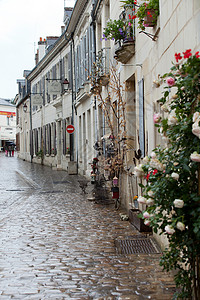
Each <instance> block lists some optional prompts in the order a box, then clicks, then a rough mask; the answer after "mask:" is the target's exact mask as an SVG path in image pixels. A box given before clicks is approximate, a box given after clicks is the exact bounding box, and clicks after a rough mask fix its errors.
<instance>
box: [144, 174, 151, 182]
mask: <svg viewBox="0 0 200 300" xmlns="http://www.w3.org/2000/svg"><path fill="white" fill-rule="evenodd" d="M150 175H151V172H150V173H148V174H147V176H146V177H144V178H145V179H146V180H147V181H148V180H149V177H150Z"/></svg>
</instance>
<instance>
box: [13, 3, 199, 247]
mask: <svg viewBox="0 0 200 300" xmlns="http://www.w3.org/2000/svg"><path fill="white" fill-rule="evenodd" d="M140 2H142V1H138V3H140ZM93 8H94V6H92V1H77V4H76V6H75V8H74V13H72V18H71V21H70V22H69V27H67V28H68V30H69V32H67V35H66V36H67V37H70V36H71V33H72V31H73V39H71V40H70V38H69V40H68V41H67V38H66V36H65V37H61V39H60V40H58V42H57V43H56V45H55V46H54V47H53V48H52V50H51V52H50V53H49V54H47V55H46V56H45V57H44V58H43V60H42V61H41V62H39V64H38V66H36V68H35V69H34V70H32V72H31V74H29V76H28V79H29V80H30V81H31V87H32V93H36V92H42V93H43V95H44V97H45V103H44V104H42V105H41V106H38V107H34V110H33V113H32V129H33V131H34V130H35V132H37V130H38V132H39V133H41V132H43V130H44V126H46V127H45V128H46V129H45V130H46V132H47V131H48V130H47V128H49V126H51V132H52V130H54V129H55V130H56V139H55V143H54V144H53V140H54V138H53V137H51V141H52V144H53V146H52V147H51V148H54V146H55V147H56V153H54V152H53V151H52V149H50V150H49V149H46V151H45V147H44V145H43V147H42V149H43V151H45V153H44V160H43V163H44V164H46V165H49V166H51V167H53V168H57V169H64V170H67V169H68V162H69V161H70V160H74V161H75V163H76V164H77V166H78V173H79V174H82V175H85V176H86V177H87V178H90V173H91V163H92V159H93V158H94V157H96V156H97V155H98V153H99V151H97V149H96V148H95V147H94V146H95V145H96V143H98V144H99V145H103V147H104V146H105V143H104V144H103V142H102V141H103V140H105V137H106V136H109V135H110V130H109V127H108V126H107V124H106V118H105V115H104V113H103V111H102V109H101V106H100V102H99V101H97V98H96V96H95V94H94V93H93V90H92V83H91V78H93V77H92V76H94V79H95V80H96V79H97V77H95V76H96V73H95V72H94V70H95V57H96V59H97V60H98V55H99V54H100V53H101V50H102V49H103V50H102V51H104V52H103V53H104V54H106V55H105V57H106V59H107V61H108V66H109V67H110V68H111V66H114V68H116V74H118V75H119V78H120V84H121V85H122V86H124V87H125V90H126V92H125V96H124V97H125V101H126V107H125V118H126V138H127V141H126V147H127V148H126V153H125V155H124V171H123V172H122V174H121V176H120V197H121V200H122V205H123V206H124V207H125V208H126V209H127V211H128V210H129V208H130V204H133V197H134V196H135V195H140V194H141V190H140V188H138V185H137V184H138V181H137V178H135V176H134V175H133V169H134V166H135V165H137V164H139V163H140V162H141V158H140V157H139V150H141V151H142V156H145V155H148V154H150V153H151V151H152V149H154V148H155V146H156V145H157V143H158V142H160V141H161V142H162V140H161V138H160V137H159V136H158V133H157V132H156V129H155V127H154V124H153V114H154V112H155V110H156V109H157V107H158V103H157V101H158V100H159V99H160V98H161V96H162V91H163V86H161V87H159V88H156V87H155V86H154V85H153V81H154V80H156V79H158V76H159V74H160V75H162V74H164V73H166V72H168V71H169V69H170V67H171V66H172V63H171V62H172V61H173V62H174V54H175V52H183V51H185V50H186V49H188V48H189V49H192V51H193V52H195V51H198V50H199V49H200V31H199V30H198V28H200V2H199V0H184V1H181V0H160V15H159V17H158V20H157V24H156V25H155V26H154V28H147V29H146V31H145V32H146V33H150V34H151V35H152V36H156V38H155V40H152V39H151V38H150V37H149V36H148V35H147V34H145V33H139V31H140V30H139V29H138V28H137V19H136V20H135V22H136V24H135V31H136V34H135V48H134V50H132V56H131V57H130V58H129V60H128V61H126V62H125V63H122V62H120V61H119V60H116V59H115V58H114V56H115V55H116V45H115V44H114V42H113V41H105V40H104V39H103V40H102V39H101V38H102V33H103V30H104V28H105V26H106V21H107V20H108V19H109V18H111V19H118V17H119V15H120V13H121V11H122V9H123V8H122V7H121V3H120V2H119V1H117V2H116V1H115V0H110V1H108V0H106V1H101V5H99V6H97V10H96V11H95V12H94V11H93ZM80 12H81V13H80ZM92 12H94V15H93V16H92ZM92 24H95V26H94V27H93V26H92ZM72 28H73V30H72ZM61 46H62V47H61ZM109 48H110V49H109ZM105 49H106V50H105ZM71 50H73V54H72V60H71V56H70V53H71V52H70V51H71ZM63 59H64V61H65V77H67V78H68V79H70V78H69V77H68V76H69V74H71V73H72V74H73V81H72V82H70V87H71V90H69V92H66V93H62V94H58V95H57V97H56V98H55V97H52V96H50V98H49V97H48V96H47V93H48V86H47V81H46V79H47V78H48V79H56V78H57V79H61V78H60V74H59V63H60V61H61V60H63ZM71 62H72V65H71ZM55 66H56V67H55ZM55 68H56V70H57V73H56V75H55ZM55 76H56V78H55ZM43 78H44V79H43ZM42 80H43V82H44V84H43V86H42V87H41V83H40V82H42ZM36 86H37V88H36ZM108 90H109V87H108V86H106V84H105V85H103V86H102V97H103V98H105V97H106V95H107V91H108ZM72 91H73V95H72ZM142 91H144V93H143V95H142ZM72 96H73V98H72ZM72 100H73V103H72ZM115 101H116V97H115V96H113V97H112V99H111V102H112V103H114V102H115ZM27 102H28V103H30V99H29V100H27ZM143 106H144V107H143ZM21 116H22V118H23V114H22V111H21ZM110 116H111V118H112V111H110ZM26 117H28V115H26ZM26 117H25V118H24V120H23V121H21V122H24V125H23V126H22V127H23V131H21V146H22V147H21V149H20V154H19V155H20V157H22V158H25V159H27V160H29V159H30V146H29V147H28V145H27V142H26V145H25V144H24V143H25V138H24V135H27V140H28V136H29V134H30V130H29V129H30V120H29V121H28V119H27V120H26ZM71 122H73V124H74V127H75V132H74V133H73V136H69V134H68V135H66V134H65V132H64V131H65V130H66V125H67V124H70V123H71ZM142 125H144V128H143V127H142ZM114 131H115V133H116V134H118V129H117V126H115V127H114ZM43 133H44V132H43ZM72 137H73V138H72ZM29 138H30V136H29ZM44 139H45V138H44V135H43V144H44V142H45V141H44ZM52 139H53V140H52ZM64 140H65V141H64ZM70 140H73V144H71V145H73V149H71V150H74V151H73V153H72V151H71V155H69V154H68V153H66V151H63V147H65V148H68V146H70ZM38 144H39V145H38V149H35V148H34V147H35V145H34V147H33V161H34V162H38V163H41V161H40V160H39V159H38V157H37V156H36V150H39V149H40V147H41V141H40V142H38ZM46 148H48V147H46ZM54 150H55V149H54ZM65 150H66V149H65ZM101 152H102V154H105V148H103V149H101ZM140 209H144V207H140ZM159 239H160V243H161V244H163V245H164V244H166V241H165V240H164V238H163V237H161V238H159Z"/></svg>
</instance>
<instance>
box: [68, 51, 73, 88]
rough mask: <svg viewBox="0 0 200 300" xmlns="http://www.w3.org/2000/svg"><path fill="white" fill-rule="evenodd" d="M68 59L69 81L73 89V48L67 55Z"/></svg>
mask: <svg viewBox="0 0 200 300" xmlns="http://www.w3.org/2000/svg"><path fill="white" fill-rule="evenodd" d="M67 60H68V81H69V89H70V90H71V89H72V84H73V83H72V80H73V79H72V50H71V49H70V52H69V54H68V56H67Z"/></svg>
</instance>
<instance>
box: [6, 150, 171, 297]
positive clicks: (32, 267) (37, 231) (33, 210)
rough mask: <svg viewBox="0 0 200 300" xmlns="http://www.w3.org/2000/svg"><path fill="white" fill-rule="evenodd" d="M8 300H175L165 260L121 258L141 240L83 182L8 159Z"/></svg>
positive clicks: (147, 256) (154, 256)
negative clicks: (124, 247)
mask: <svg viewBox="0 0 200 300" xmlns="http://www.w3.org/2000/svg"><path fill="white" fill-rule="evenodd" d="M0 172H1V181H0V195H1V197H0V299H38V300H39V299H153V300H156V299H158V300H160V299H162V300H165V299H166V300H167V299H172V294H173V293H174V283H173V279H172V277H170V276H169V274H166V273H163V272H162V270H161V268H160V267H159V257H160V254H134V255H124V254H119V253H118V252H117V251H116V248H115V245H116V244H115V241H116V240H117V239H125V238H127V239H128V238H131V237H135V236H138V235H141V234H139V233H138V232H137V231H136V229H134V227H133V226H132V225H130V223H129V222H127V221H122V220H121V219H120V216H119V213H120V211H116V210H115V209H114V206H113V204H109V205H106V203H103V204H102V203H97V202H91V201H88V200H87V195H86V196H84V195H83V193H82V192H81V189H80V187H79V183H78V180H79V179H80V178H81V177H80V176H76V175H68V173H67V172H65V171H55V170H52V169H51V168H49V167H46V166H41V165H36V164H31V163H28V162H25V161H22V160H20V159H17V158H16V157H5V156H4V153H1V154H0Z"/></svg>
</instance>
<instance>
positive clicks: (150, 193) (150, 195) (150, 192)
mask: <svg viewBox="0 0 200 300" xmlns="http://www.w3.org/2000/svg"><path fill="white" fill-rule="evenodd" d="M147 194H148V196H149V197H150V198H152V197H153V195H154V193H153V191H151V190H150V191H148V192H147Z"/></svg>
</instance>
